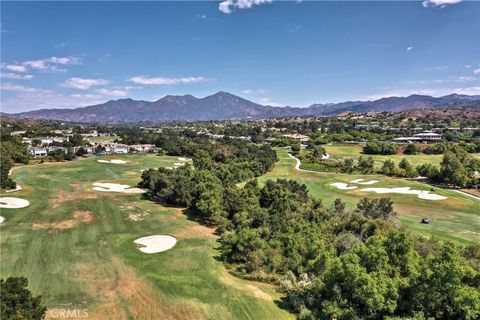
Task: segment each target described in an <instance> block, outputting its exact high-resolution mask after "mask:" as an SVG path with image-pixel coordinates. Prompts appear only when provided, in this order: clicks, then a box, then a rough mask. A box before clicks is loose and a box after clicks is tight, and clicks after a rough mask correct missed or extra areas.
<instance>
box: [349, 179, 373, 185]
mask: <svg viewBox="0 0 480 320" xmlns="http://www.w3.org/2000/svg"><path fill="white" fill-rule="evenodd" d="M362 181H363V182H362ZM350 182H351V183H357V184H364V185H368V184H374V183H377V182H378V180H369V181H365V179H355V180H352V181H350Z"/></svg>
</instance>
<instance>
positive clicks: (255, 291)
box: [220, 272, 274, 301]
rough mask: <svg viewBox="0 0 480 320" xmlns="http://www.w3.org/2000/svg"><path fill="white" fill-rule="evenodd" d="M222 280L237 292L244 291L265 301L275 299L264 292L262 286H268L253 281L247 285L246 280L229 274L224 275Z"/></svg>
mask: <svg viewBox="0 0 480 320" xmlns="http://www.w3.org/2000/svg"><path fill="white" fill-rule="evenodd" d="M220 280H221V281H222V282H223V283H224V284H226V285H227V286H229V287H233V288H235V289H237V290H242V291H244V292H247V293H248V294H249V295H251V296H254V297H256V298H259V299H262V300H265V301H273V300H274V299H273V297H272V296H271V295H270V294H268V293H266V292H265V291H263V290H262V289H261V288H260V286H266V285H267V284H260V283H258V284H257V283H256V282H253V281H249V283H248V284H245V280H241V279H237V278H236V277H235V276H232V275H231V274H230V273H228V272H224V274H223V275H222V276H221V277H220Z"/></svg>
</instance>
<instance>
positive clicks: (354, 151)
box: [323, 144, 480, 168]
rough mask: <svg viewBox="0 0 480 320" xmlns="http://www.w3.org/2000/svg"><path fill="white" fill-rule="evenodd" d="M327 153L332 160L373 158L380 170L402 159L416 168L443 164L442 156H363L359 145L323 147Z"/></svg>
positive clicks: (474, 154)
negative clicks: (386, 162) (386, 164)
mask: <svg viewBox="0 0 480 320" xmlns="http://www.w3.org/2000/svg"><path fill="white" fill-rule="evenodd" d="M323 147H324V148H325V151H326V152H327V153H328V154H329V155H330V159H332V160H343V159H345V158H353V159H358V157H360V156H363V157H372V158H373V160H375V167H376V168H380V167H381V166H382V164H383V162H384V161H385V160H387V159H389V160H392V161H394V162H395V164H398V163H400V161H402V159H404V158H405V159H407V160H408V161H409V162H411V163H412V164H414V165H415V166H418V165H421V164H425V163H430V164H433V165H436V166H440V162H442V158H443V155H442V154H414V155H411V154H394V155H377V154H363V153H362V151H363V147H362V146H361V145H359V144H330V145H325V146H323ZM472 156H473V157H474V158H477V159H480V153H473V154H472Z"/></svg>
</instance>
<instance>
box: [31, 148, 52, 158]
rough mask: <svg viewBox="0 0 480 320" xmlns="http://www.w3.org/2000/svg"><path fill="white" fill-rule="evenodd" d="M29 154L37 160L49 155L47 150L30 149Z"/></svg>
mask: <svg viewBox="0 0 480 320" xmlns="http://www.w3.org/2000/svg"><path fill="white" fill-rule="evenodd" d="M28 153H30V155H32V157H34V158H37V157H45V156H46V155H47V153H48V152H47V149H46V148H37V147H33V148H28Z"/></svg>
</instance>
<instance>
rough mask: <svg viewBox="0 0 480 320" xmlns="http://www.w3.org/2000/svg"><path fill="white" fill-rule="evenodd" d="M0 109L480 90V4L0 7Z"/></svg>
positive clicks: (260, 1)
mask: <svg viewBox="0 0 480 320" xmlns="http://www.w3.org/2000/svg"><path fill="white" fill-rule="evenodd" d="M0 5H1V19H0V28H1V32H0V36H1V58H0V60H1V70H0V72H1V73H0V81H1V86H0V88H1V90H0V94H1V97H0V101H1V111H2V112H7V113H15V112H23V111H27V110H35V109H41V108H75V107H82V106H87V105H93V104H98V103H103V102H106V101H108V100H115V99H123V98H132V99H141V100H148V101H155V100H158V99H160V98H161V97H163V96H165V95H168V94H173V95H183V94H192V95H194V96H197V97H204V96H207V95H210V94H214V93H215V92H218V91H221V90H222V91H228V92H231V93H233V94H237V95H239V96H242V97H244V98H246V99H249V100H251V101H254V102H258V103H261V104H268V105H273V106H287V105H289V106H295V107H307V106H309V105H311V104H313V103H330V102H340V101H347V100H373V99H378V98H382V97H387V96H407V95H410V94H427V95H433V96H441V95H446V94H450V93H454V92H455V93H459V94H480V23H479V21H480V2H478V1H461V0H425V1H401V2H396V1H355V2H347V1H335V2H334V1H291V2H287V1H273V2H271V1H268V0H223V1H193V2H187V1H182V2H167V1H149V2H126V1H120V2H114V1H108V2H95V1H86V2H58V1H57V2H43V1H36V2H20V1H17V2H8V1H2V2H1V4H0Z"/></svg>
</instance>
